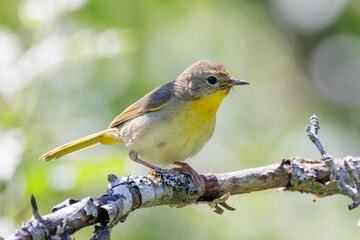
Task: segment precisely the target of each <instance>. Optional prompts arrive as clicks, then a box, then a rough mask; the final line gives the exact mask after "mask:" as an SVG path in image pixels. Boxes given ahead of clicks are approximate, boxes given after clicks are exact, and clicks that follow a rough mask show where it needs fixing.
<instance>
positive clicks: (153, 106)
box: [109, 82, 173, 128]
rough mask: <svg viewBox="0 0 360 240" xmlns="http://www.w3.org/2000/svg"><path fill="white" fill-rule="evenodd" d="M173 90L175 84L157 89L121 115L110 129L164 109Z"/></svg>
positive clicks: (112, 123)
mask: <svg viewBox="0 0 360 240" xmlns="http://www.w3.org/2000/svg"><path fill="white" fill-rule="evenodd" d="M172 88H173V82H170V83H167V84H165V85H162V86H161V87H158V88H155V89H154V90H153V91H151V92H150V93H148V94H146V95H145V96H144V97H142V98H141V99H139V100H138V101H136V102H135V103H133V104H132V105H130V106H129V107H128V108H126V109H125V110H124V111H123V112H122V113H120V115H119V116H117V117H116V118H115V119H114V120H113V121H112V122H111V124H110V126H109V128H114V127H118V126H119V125H120V124H122V123H124V122H126V121H128V120H130V119H133V118H135V117H138V116H140V115H143V114H145V113H148V112H154V111H158V110H160V109H162V108H163V107H165V106H166V104H167V102H168V101H169V99H170V98H171V96H172V95H173V94H172Z"/></svg>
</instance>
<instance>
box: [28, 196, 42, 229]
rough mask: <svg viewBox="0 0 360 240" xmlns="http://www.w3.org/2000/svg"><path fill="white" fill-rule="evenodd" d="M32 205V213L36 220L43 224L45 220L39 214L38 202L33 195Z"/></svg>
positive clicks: (31, 198)
mask: <svg viewBox="0 0 360 240" xmlns="http://www.w3.org/2000/svg"><path fill="white" fill-rule="evenodd" d="M30 203H31V211H32V214H33V216H34V218H35V219H37V220H38V221H39V222H43V221H44V220H43V219H42V217H41V216H40V214H39V209H38V206H37V203H36V200H35V197H34V195H33V194H31V197H30Z"/></svg>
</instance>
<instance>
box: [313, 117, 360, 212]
mask: <svg viewBox="0 0 360 240" xmlns="http://www.w3.org/2000/svg"><path fill="white" fill-rule="evenodd" d="M310 123H311V125H310V126H307V127H306V131H307V132H308V135H307V136H308V137H309V138H310V140H311V141H312V142H313V143H314V144H315V146H316V147H317V149H318V150H319V152H320V154H321V156H322V160H323V161H324V162H325V164H326V166H327V167H328V169H329V170H330V173H331V175H332V176H333V177H335V180H336V182H337V184H338V187H339V189H340V191H341V193H343V194H344V195H346V196H348V197H350V198H351V199H352V200H353V203H352V204H350V205H348V207H349V210H352V209H354V208H356V207H357V206H358V205H359V204H360V194H359V191H358V190H359V186H360V181H359V178H358V177H357V176H356V174H355V171H354V170H353V169H352V168H351V167H350V165H349V163H348V159H344V167H345V170H346V175H345V176H344V177H346V178H348V179H350V180H351V181H352V182H351V183H350V184H347V183H346V182H345V180H344V177H342V176H341V173H340V171H341V168H340V169H337V168H336V166H335V162H334V160H333V157H331V156H330V155H327V153H326V151H325V149H324V147H323V145H322V144H321V142H320V139H319V136H318V131H319V129H320V124H319V119H318V117H317V116H316V115H315V114H314V115H312V116H311V117H310ZM351 184H352V185H353V186H351Z"/></svg>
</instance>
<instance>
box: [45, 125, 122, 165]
mask: <svg viewBox="0 0 360 240" xmlns="http://www.w3.org/2000/svg"><path fill="white" fill-rule="evenodd" d="M121 143H123V141H122V140H121V137H120V133H119V131H118V130H117V129H116V128H109V129H107V130H105V131H102V132H98V133H94V134H92V135H89V136H87V137H83V138H80V139H78V140H75V141H73V142H70V143H67V144H65V145H62V146H60V147H57V148H55V149H53V150H51V151H50V152H47V153H45V154H44V155H42V156H41V157H40V159H42V160H45V161H50V160H56V159H58V158H61V157H63V156H66V155H69V154H71V153H75V152H78V151H80V150H83V149H86V148H90V147H93V146H96V145H98V144H109V145H114V144H121Z"/></svg>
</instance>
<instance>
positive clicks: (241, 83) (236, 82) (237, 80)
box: [230, 79, 250, 86]
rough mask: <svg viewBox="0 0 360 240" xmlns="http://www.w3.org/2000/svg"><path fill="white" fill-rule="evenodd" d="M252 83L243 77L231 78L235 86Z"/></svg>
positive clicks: (231, 83) (231, 82)
mask: <svg viewBox="0 0 360 240" xmlns="http://www.w3.org/2000/svg"><path fill="white" fill-rule="evenodd" d="M249 84H250V83H248V82H247V81H244V80H241V79H231V81H230V85H232V86H235V85H249Z"/></svg>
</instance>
